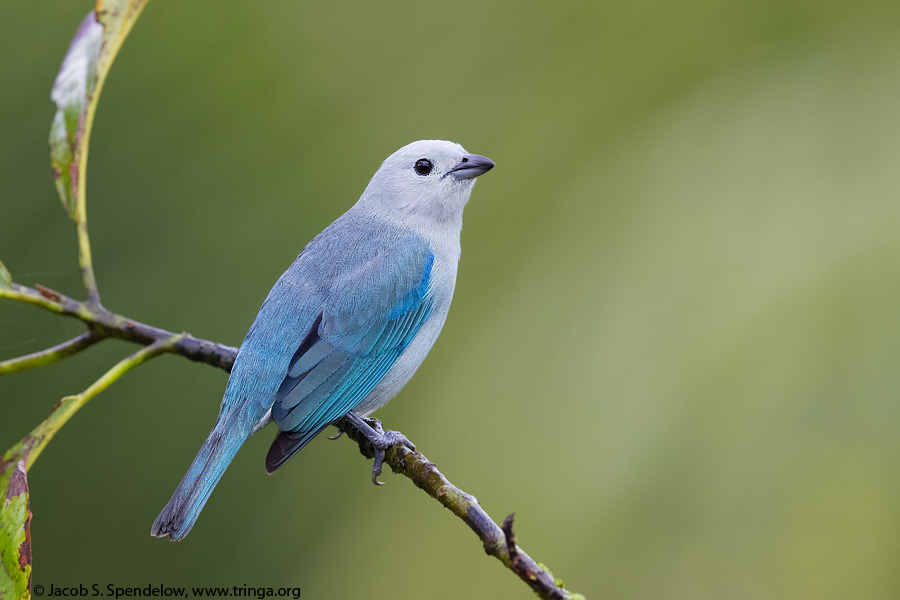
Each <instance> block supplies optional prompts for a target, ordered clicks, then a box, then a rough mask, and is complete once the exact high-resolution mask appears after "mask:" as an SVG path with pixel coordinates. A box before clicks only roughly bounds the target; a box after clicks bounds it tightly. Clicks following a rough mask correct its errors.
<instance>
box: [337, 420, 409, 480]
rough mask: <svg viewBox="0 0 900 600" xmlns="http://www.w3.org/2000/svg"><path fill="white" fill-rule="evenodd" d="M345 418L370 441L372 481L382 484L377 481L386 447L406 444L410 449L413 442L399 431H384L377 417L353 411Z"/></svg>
mask: <svg viewBox="0 0 900 600" xmlns="http://www.w3.org/2000/svg"><path fill="white" fill-rule="evenodd" d="M346 418H347V420H348V421H350V422H351V423H352V424H353V425H354V426H355V427H356V428H357V429H358V430H359V432H360V433H362V434H363V435H364V436H365V437H366V439H367V440H369V441H370V442H371V443H372V447H373V448H374V450H375V462H374V463H373V464H372V483H374V484H375V485H384V482H382V481H378V476H379V475H381V467H382V465H383V464H384V455H385V452H386V451H387V449H388V448H391V447H393V446H406V447H407V448H409V449H410V450H415V449H416V446H415V444H413V443H412V442H411V441H409V439H408V438H407V437H406V436H405V435H403V434H402V433H400V432H399V431H392V430H390V429H388V430H387V431H385V430H384V428H383V427H382V426H381V421H379V420H378V419H370V418H366V417H360V416H359V415H357V414H356V413H353V412H351V413H348V414H347V417H346Z"/></svg>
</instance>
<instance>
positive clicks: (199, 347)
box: [0, 283, 237, 374]
mask: <svg viewBox="0 0 900 600" xmlns="http://www.w3.org/2000/svg"><path fill="white" fill-rule="evenodd" d="M0 298H9V299H11V300H20V301H22V302H26V303H28V304H32V305H34V306H39V307H41V308H43V309H45V310H48V311H50V312H53V313H56V314H58V315H64V316H67V317H74V318H76V319H79V320H80V321H82V322H84V324H85V325H87V326H88V328H89V330H90V332H91V333H92V334H93V336H95V337H96V338H97V339H96V340H94V342H96V341H99V340H102V339H106V338H118V339H122V340H127V341H129V342H135V343H137V344H142V345H145V346H146V345H150V344H152V343H154V342H157V341H159V340H166V339H169V338H171V337H172V336H174V335H175V334H174V333H173V332H171V331H166V330H165V329H161V328H159V327H154V326H152V325H147V324H145V323H141V322H139V321H135V320H134V319H129V318H127V317H123V316H122V315H118V314H116V313H113V312H110V311H108V310H107V309H105V308H103V306H101V305H99V304H95V303H92V302H91V301H87V302H81V301H78V300H74V299H72V298H69V297H68V296H66V295H64V294H61V293H59V292H57V291H54V290H51V289H49V288H46V287H43V286H36V288H35V289H33V288H29V287H27V286H24V285H20V284H18V283H13V284H12V285H11V287H10V288H9V289H4V288H0ZM92 343H93V342H92ZM84 347H87V346H84ZM84 347H78V348H75V349H73V350H72V351H71V352H69V353H67V354H65V356H60V357H59V358H56V359H55V360H59V359H61V358H65V357H66V356H71V355H72V354H74V353H75V352H78V351H79V350H82V349H84ZM51 350H52V349H51ZM165 351H166V352H172V353H173V354H179V355H181V356H184V357H185V358H188V359H190V360H193V361H195V362H203V363H206V364H208V365H212V366H214V367H217V368H220V369H222V370H224V371H226V372H230V371H231V366H232V365H233V364H234V357H235V356H236V355H237V348H234V347H233V346H225V345H223V344H217V343H215V342H210V341H208V340H202V339H199V338H195V337H194V336H192V335H190V334H189V333H185V334H183V335H181V336H180V337H179V339H178V341H177V342H176V343H175V344H173V345H172V346H171V347H170V348H167V349H166V350H165ZM26 358H28V357H19V358H14V359H11V360H9V361H6V362H7V363H9V362H13V363H15V362H16V361H24V360H25V359H26ZM0 364H3V363H0ZM35 366H36V365H35ZM26 368H27V367H26ZM12 370H21V369H12ZM4 372H10V371H4V370H2V369H0V374H3V373H4Z"/></svg>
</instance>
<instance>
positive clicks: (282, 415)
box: [151, 140, 494, 541]
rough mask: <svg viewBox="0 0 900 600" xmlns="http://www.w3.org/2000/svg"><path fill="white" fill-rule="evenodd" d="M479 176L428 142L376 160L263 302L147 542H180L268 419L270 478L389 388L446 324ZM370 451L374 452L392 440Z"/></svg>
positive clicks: (479, 165) (486, 166)
mask: <svg viewBox="0 0 900 600" xmlns="http://www.w3.org/2000/svg"><path fill="white" fill-rule="evenodd" d="M493 166H494V163H493V162H492V161H491V160H490V159H488V158H485V157H483V156H479V155H477V154H468V153H466V151H465V150H464V149H463V147H462V146H460V145H459V144H454V143H452V142H445V141H436V140H428V141H418V142H413V143H412V144H409V145H408V146H405V147H403V148H401V149H400V150H398V151H397V152H395V153H394V154H392V155H391V156H389V157H388V158H387V160H385V161H384V163H383V164H382V165H381V168H380V169H378V171H377V172H376V173H375V175H374V177H372V180H371V181H370V182H369V185H368V186H366V189H365V191H364V192H363V194H362V196H361V197H360V199H359V201H358V202H357V203H356V204H355V205H354V206H353V207H352V208H351V209H350V210H348V211H347V212H346V213H345V214H344V215H343V216H341V217H340V218H338V219H337V220H336V221H335V222H334V223H332V224H331V225H329V226H328V227H326V228H325V230H324V231H322V233H320V234H319V235H317V236H316V237H315V239H313V240H312V241H311V242H310V243H309V245H307V246H306V248H304V249H303V251H302V252H301V253H300V255H299V256H298V257H297V259H296V260H295V261H294V263H293V264H292V265H291V266H290V268H288V270H287V271H285V273H284V275H282V276H281V278H280V279H279V280H278V282H277V283H276V284H275V286H274V287H273V288H272V291H270V292H269V295H268V297H267V298H266V300H265V302H263V305H262V308H261V309H260V311H259V314H258V315H257V316H256V320H255V321H254V322H253V325H252V326H251V327H250V331H249V332H248V333H247V337H246V338H244V342H243V344H241V348H240V350H239V351H238V354H237V358H236V359H235V362H234V368H233V369H232V371H231V377H230V378H229V380H228V386H227V388H226V390H225V397H224V398H223V399H222V406H221V408H220V410H219V417H218V420H217V421H216V425H215V427H214V428H213V430H212V432H211V433H210V434H209V437H208V438H206V441H205V442H204V443H203V447H202V448H201V449H200V452H199V453H198V454H197V457H196V458H195V459H194V462H193V463H192V464H191V466H190V468H189V469H188V472H187V474H185V476H184V479H182V480H181V483H180V484H179V485H178V488H177V489H176V490H175V493H174V494H172V498H171V499H170V500H169V503H168V504H167V505H166V507H165V508H164V509H163V510H162V512H161V513H160V514H159V516H158V517H157V518H156V521H154V523H153V528H152V530H151V533H152V535H155V536H158V537H164V536H169V537H170V539H172V540H173V541H175V540H180V539H181V538H183V537H184V536H185V535H187V533H188V532H189V531H190V529H191V527H192V526H193V525H194V522H195V521H196V520H197V517H198V515H199V514H200V511H201V510H202V509H203V505H204V504H206V501H207V499H208V498H209V496H210V494H211V493H212V491H213V488H214V487H215V486H216V483H218V481H219V479H220V478H221V477H222V474H223V473H224V472H225V469H226V468H227V467H228V464H229V463H230V462H231V460H232V459H233V458H234V456H235V454H237V451H238V449H240V447H241V445H242V444H243V443H244V441H246V440H247V438H248V437H249V436H250V435H251V434H252V433H253V432H254V431H256V430H257V429H259V428H260V427H262V426H263V425H265V424H266V423H267V422H269V421H270V420H271V421H274V422H275V423H276V424H277V425H278V429H279V431H278V434H277V436H276V437H275V440H274V441H273V442H272V446H271V448H269V453H268V455H267V456H266V470H267V471H268V472H269V473H273V472H274V471H275V470H277V469H278V468H279V467H281V465H283V464H284V462H285V461H286V460H288V459H289V458H290V457H291V456H293V455H294V454H295V453H296V452H297V451H298V450H300V449H301V448H302V447H303V446H304V445H306V444H307V443H308V442H309V441H310V440H311V439H312V438H313V437H315V436H316V435H317V434H318V433H319V432H320V431H322V430H323V429H325V427H327V426H328V425H330V424H331V423H334V422H335V421H337V420H338V419H340V418H341V417H344V416H345V415H348V413H349V416H352V417H354V418H356V421H354V422H357V423H358V422H359V419H358V417H356V415H362V416H365V415H368V414H370V413H371V412H372V411H374V410H375V409H376V408H378V407H380V406H382V405H383V404H385V403H386V402H387V401H388V400H390V399H391V398H393V397H394V396H395V395H396V394H397V392H399V391H400V389H401V388H402V387H403V386H404V385H405V384H406V382H407V381H409V379H410V378H411V377H412V375H413V373H415V371H416V369H417V368H418V367H419V365H420V364H421V363H422V361H423V360H424V358H425V355H427V354H428V351H429V350H430V349H431V346H432V345H433V344H434V342H435V340H436V339H437V337H438V334H439V333H440V331H441V327H443V325H444V321H445V320H446V318H447V311H448V310H449V308H450V300H451V298H452V296H453V288H454V287H455V285H456V269H457V263H458V262H459V255H460V245H459V237H460V231H461V229H462V214H463V208H464V207H465V206H466V202H468V200H469V195H470V194H471V193H472V186H473V185H474V183H475V178H476V177H478V176H479V175H481V174H482V173H485V172H487V171H488V170H490V169H491V168H492V167H493ZM351 411H352V412H351ZM354 413H356V414H354ZM379 433H380V432H379ZM387 433H392V434H394V433H395V432H387ZM369 435H376V434H375V432H374V431H371V430H370V434H369ZM371 439H372V440H373V442H377V441H378V440H376V439H375V438H371ZM381 440H382V444H381V445H380V446H379V445H378V444H377V443H376V448H379V447H380V449H381V450H382V451H383V450H384V448H385V447H386V445H388V444H393V443H397V441H398V440H399V441H405V438H403V437H402V435H399V434H395V435H394V436H393V437H389V436H384V437H383V438H381ZM407 443H408V442H407ZM373 478H374V476H373Z"/></svg>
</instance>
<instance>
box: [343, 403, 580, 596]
mask: <svg viewBox="0 0 900 600" xmlns="http://www.w3.org/2000/svg"><path fill="white" fill-rule="evenodd" d="M336 425H337V427H338V429H340V430H341V431H343V432H344V433H346V434H347V437H349V438H350V439H352V440H353V441H354V442H356V443H357V444H358V445H359V451H360V452H361V453H362V454H363V456H366V457H368V458H374V456H375V449H374V448H373V447H372V443H371V442H369V440H368V439H367V438H366V437H365V436H364V435H363V434H362V433H361V432H360V431H359V429H357V428H356V427H354V426H353V424H352V423H350V421H348V420H347V419H341V420H340V421H338V422H337V423H336ZM384 462H386V463H387V464H388V465H390V467H391V469H392V470H393V471H394V472H395V473H398V474H400V475H403V476H405V477H407V478H409V479H410V480H412V482H413V484H415V486H416V487H417V488H419V489H421V490H422V491H423V492H425V493H426V494H428V495H429V496H431V497H432V498H434V499H435V500H437V501H438V502H440V503H441V504H443V505H444V507H445V508H448V509H449V510H450V512H452V513H453V514H454V515H456V516H457V517H459V518H460V519H462V521H463V522H464V523H465V524H466V525H468V526H469V528H470V529H472V531H474V532H475V534H476V535H477V536H478V538H479V539H480V540H481V543H482V545H483V546H484V551H485V552H486V553H487V554H489V555H490V556H493V557H495V558H497V559H498V560H499V561H500V562H502V563H503V564H504V565H505V566H506V567H507V568H508V569H510V570H511V571H513V572H514V573H515V574H516V575H518V576H519V578H521V579H522V580H523V581H525V583H527V584H528V585H529V586H530V587H531V589H533V590H534V591H535V593H536V594H537V595H538V596H539V597H540V598H544V599H545V600H579V599H580V600H584V596H582V595H581V594H576V593H573V592H570V591H568V590H567V589H565V587H564V585H563V583H562V582H558V581H556V580H555V579H554V578H553V575H552V574H550V572H549V571H547V570H546V569H545V568H543V567H541V566H540V565H538V563H537V562H535V560H534V559H532V558H531V557H530V556H528V555H527V554H525V552H523V551H522V549H521V548H519V547H518V546H517V545H516V544H515V541H514V539H513V536H512V515H510V516H509V517H507V519H506V521H504V526H506V525H507V524H508V526H509V529H508V534H504V531H505V530H504V529H501V527H500V526H499V525H497V523H495V522H494V520H493V519H491V517H490V516H489V515H488V514H487V513H486V512H485V511H484V509H483V508H481V505H479V504H478V499H477V498H475V496H473V495H471V494H468V493H466V492H464V491H463V490H461V489H459V488H458V487H456V486H455V485H453V484H452V483H450V481H449V480H448V479H447V478H446V477H444V475H443V474H442V473H441V472H440V471H438V469H437V467H436V466H435V465H434V463H432V462H431V461H429V460H428V459H427V458H425V456H424V455H423V454H422V453H421V452H413V451H412V450H410V449H409V448H407V447H406V446H403V445H397V446H392V447H391V448H390V449H388V451H387V452H386V453H385V459H384Z"/></svg>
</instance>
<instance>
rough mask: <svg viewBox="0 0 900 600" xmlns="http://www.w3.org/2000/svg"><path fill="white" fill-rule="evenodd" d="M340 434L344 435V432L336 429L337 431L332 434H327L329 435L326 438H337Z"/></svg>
mask: <svg viewBox="0 0 900 600" xmlns="http://www.w3.org/2000/svg"><path fill="white" fill-rule="evenodd" d="M342 435H344V432H343V431H341V430H340V429H338V432H337V433H336V434H334V435H329V436H328V439H329V440H336V439H338V438H339V437H341V436H342Z"/></svg>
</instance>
